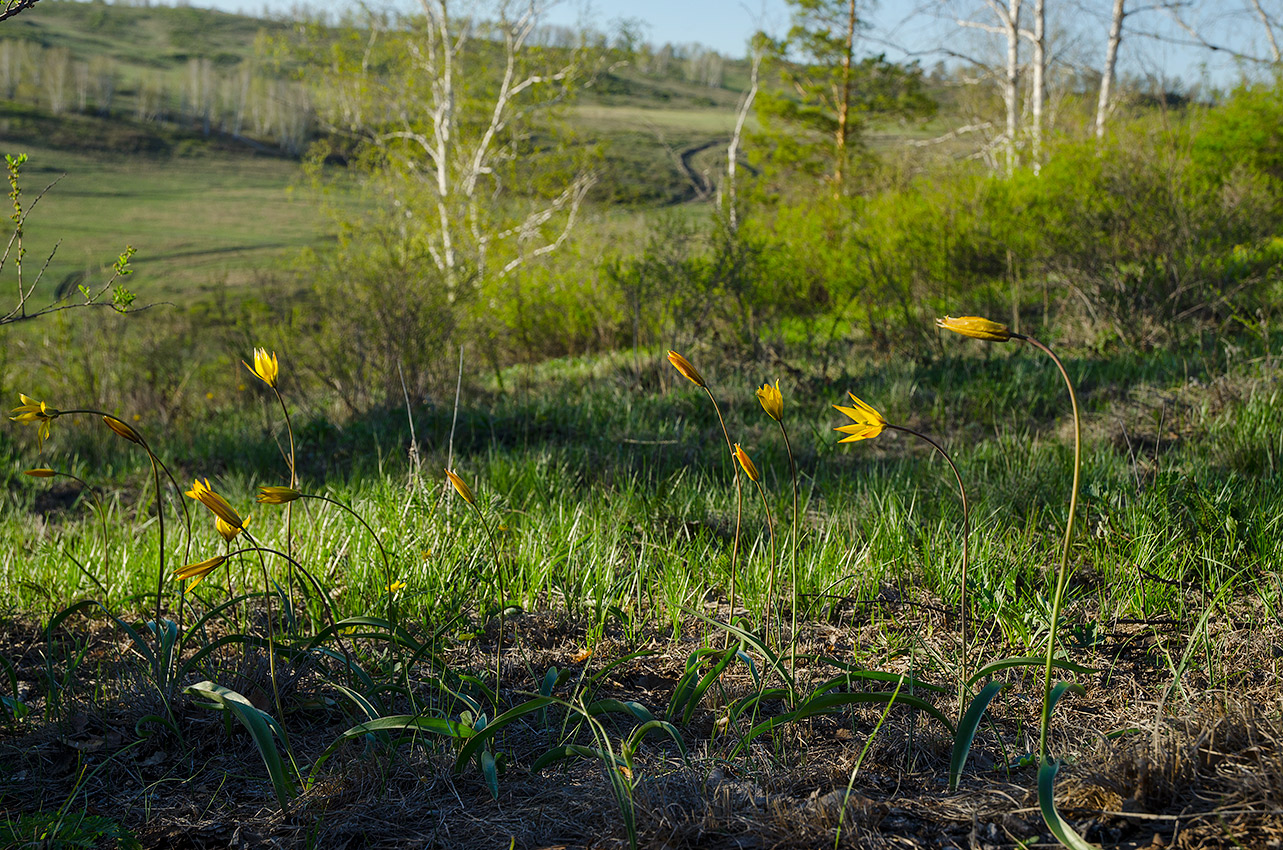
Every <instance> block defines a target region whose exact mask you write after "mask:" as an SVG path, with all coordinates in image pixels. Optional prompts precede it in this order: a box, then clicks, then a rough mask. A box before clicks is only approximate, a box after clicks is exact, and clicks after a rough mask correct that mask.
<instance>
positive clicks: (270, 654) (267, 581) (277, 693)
mask: <svg viewBox="0 0 1283 850" xmlns="http://www.w3.org/2000/svg"><path fill="white" fill-rule="evenodd" d="M241 533H242V534H244V535H245V539H246V540H248V541H249V542H250V543H251V544H252V551H253V552H255V553H256V554H257V555H258V565H259V568H260V569H261V570H262V573H263V592H264V593H265V594H267V595H266V597H265V598H266V599H267V676H268V678H269V679H271V680H272V701H273V703H274V705H275V706H276V715H277V717H279V718H280V719H281V721H282V722H281V734H285V725H284V720H285V709H284V708H283V707H282V706H281V689H280V687H279V686H277V684H276V622H275V618H274V617H273V613H274V612H273V610H272V580H271V578H269V577H268V574H267V559H266V558H264V557H263V553H264V552H267V551H269V550H268V549H267V548H266V547H264V546H261V545H260V544H259V542H258V541H257V540H255V539H254V537H253V535H251V534H250V533H249V532H248V531H246V530H245V527H244V526H241ZM244 551H247V550H244V549H242V550H241V552H244ZM237 554H240V553H239V552H238V553H237ZM289 746H290V742H289V740H288V739H287V740H286V741H285V747H286V749H289Z"/></svg>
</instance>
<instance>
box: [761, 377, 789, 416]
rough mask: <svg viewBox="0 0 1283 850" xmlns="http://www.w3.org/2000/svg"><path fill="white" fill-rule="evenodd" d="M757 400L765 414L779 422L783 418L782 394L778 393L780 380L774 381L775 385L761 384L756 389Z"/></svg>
mask: <svg viewBox="0 0 1283 850" xmlns="http://www.w3.org/2000/svg"><path fill="white" fill-rule="evenodd" d="M757 400H758V401H760V402H761V403H762V409H763V410H765V411H766V415H767V416H769V417H771V418H772V419H774V420H775V421H776V422H779V421H780V420H781V419H783V418H784V396H782V395H781V394H780V382H779V381H776V382H775V386H771V385H770V384H762V386H761V387H760V388H759V389H758V390H757Z"/></svg>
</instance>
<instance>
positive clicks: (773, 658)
mask: <svg viewBox="0 0 1283 850" xmlns="http://www.w3.org/2000/svg"><path fill="white" fill-rule="evenodd" d="M690 613H692V614H694V615H695V616H696V617H698V618H699V619H701V620H703V621H704V622H705V623H708V624H709V625H710V626H714V627H716V628H719V629H721V630H722V631H725V632H728V633H729V634H730V635H731V637H733V638H735V639H736V640H739V641H740V642H741V643H744V644H747V645H748V646H750V647H752V648H753V649H754V650H755V651H756V652H757V653H758V654H759V655H761V656H762V658H763V659H765V660H766V663H767V665H768V666H769V667H770V668H771V669H772V670H773V671H775V674H776V675H777V676H779V677H780V680H781V681H782V682H784V685H785V687H787V688H788V690H789V693H794V692H796V691H797V684H796V683H795V682H794V681H793V677H792V676H791V675H789V669H788V665H787V664H785V663H784V659H783V658H781V657H780V656H779V655H777V654H776V653H775V652H773V651H772V650H771V648H770V647H769V646H767V645H766V643H765V641H763V640H762V639H761V638H759V637H758V636H757V635H755V634H753V633H752V632H749V631H747V630H745V629H741V628H740V627H739V626H735V625H731V624H729V623H720V622H718V621H717V620H714V619H711V618H709V617H707V616H705V615H704V614H703V613H702V612H699V611H690Z"/></svg>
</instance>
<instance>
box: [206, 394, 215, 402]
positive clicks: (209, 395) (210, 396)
mask: <svg viewBox="0 0 1283 850" xmlns="http://www.w3.org/2000/svg"><path fill="white" fill-rule="evenodd" d="M213 400H214V394H213V393H212V392H208V393H205V401H213Z"/></svg>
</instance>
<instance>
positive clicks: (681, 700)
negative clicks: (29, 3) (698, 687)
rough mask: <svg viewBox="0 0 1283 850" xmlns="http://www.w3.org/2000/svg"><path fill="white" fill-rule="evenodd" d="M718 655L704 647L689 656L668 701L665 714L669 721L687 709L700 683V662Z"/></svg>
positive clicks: (716, 651) (715, 651) (714, 650)
mask: <svg viewBox="0 0 1283 850" xmlns="http://www.w3.org/2000/svg"><path fill="white" fill-rule="evenodd" d="M717 653H718V650H716V649H711V648H709V647H703V648H701V649H697V650H695V651H694V652H692V653H691V654H690V655H689V656H687V658H686V669H685V672H683V673H682V677H681V678H680V679H678V680H677V686H676V687H675V688H673V695H672V697H671V698H670V699H669V700H668V711H667V712H665V716H666V717H668V719H669V720H672V719H673V718H675V717H676V716H677V715H678V713H679V712H681V711H682V710H683V709H684V708H685V707H686V701H687V700H689V699H690V695H691V693H692V692H693V691H694V690H695V683H696V682H698V681H699V664H700V662H701V661H703V660H704V659H705V658H708V657H709V656H711V655H716V654H717Z"/></svg>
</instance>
